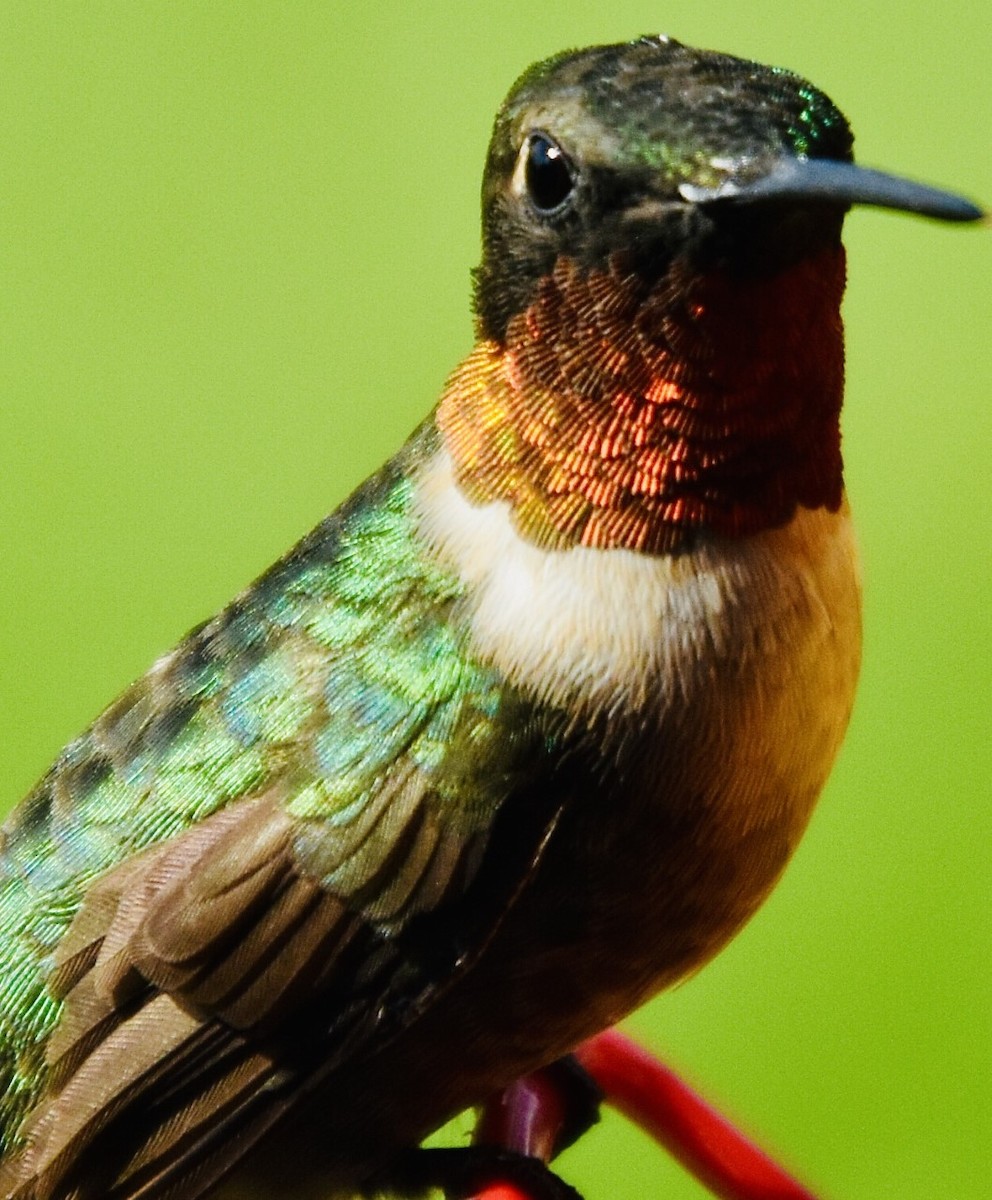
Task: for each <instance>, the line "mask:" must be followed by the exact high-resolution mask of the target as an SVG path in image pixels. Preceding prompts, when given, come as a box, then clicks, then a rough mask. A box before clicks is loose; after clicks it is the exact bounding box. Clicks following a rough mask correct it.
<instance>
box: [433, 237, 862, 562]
mask: <svg viewBox="0 0 992 1200" xmlns="http://www.w3.org/2000/svg"><path fill="white" fill-rule="evenodd" d="M844 278H845V270H844V252H843V249H842V247H840V246H839V245H837V246H831V247H829V248H827V249H823V250H820V251H818V252H817V254H816V255H815V256H812V257H810V258H807V259H805V260H803V261H801V262H799V263H797V264H795V265H793V266H791V267H789V268H788V269H787V270H785V271H782V272H780V273H778V274H775V275H773V276H770V277H768V278H738V277H735V276H733V275H732V274H730V273H729V272H726V271H723V270H721V269H713V270H710V271H709V272H707V273H705V274H703V273H700V272H699V271H698V270H694V269H693V268H691V267H690V266H689V264H688V263H686V262H684V261H682V260H677V261H676V262H674V263H673V264H672V266H671V267H670V268H669V269H668V270H667V272H666V273H665V274H664V275H663V276H662V277H661V278H660V279H659V280H657V281H655V282H654V283H648V282H646V281H644V280H643V279H641V278H640V277H639V276H638V275H637V274H636V273H634V272H632V271H628V270H625V269H624V268H623V266H622V265H620V263H619V262H618V261H616V260H615V261H614V262H613V263H612V264H611V266H610V267H609V268H608V269H606V270H584V269H582V268H581V267H579V266H578V265H576V264H575V263H574V262H572V261H570V260H568V259H564V258H563V259H559V260H558V262H557V263H556V265H555V267H554V269H553V271H552V272H551V274H549V275H548V276H546V277H545V278H544V279H543V280H542V281H541V284H540V285H539V287H538V289H537V292H536V295H535V298H534V299H533V301H532V302H531V303H530V305H529V306H528V307H527V308H526V309H525V310H524V311H523V312H521V313H519V314H517V315H516V316H515V317H513V318H512V320H511V321H510V323H509V326H508V328H507V333H506V337H505V339H503V340H502V341H500V342H497V341H495V340H484V341H480V342H479V343H478V344H477V345H476V347H475V349H474V350H473V351H472V353H471V354H470V355H469V356H468V358H467V359H466V360H465V361H464V362H463V363H462V365H461V366H460V367H459V368H458V370H457V371H456V372H455V373H454V375H453V376H452V378H451V379H450V381H449V383H448V385H447V387H446V389H445V392H444V395H443V396H442V398H441V402H440V405H439V408H438V413H437V421H438V426H439V428H440V430H441V433H442V436H443V438H444V440H445V442H446V444H447V447H448V450H449V452H450V453H451V456H452V459H453V461H454V466H455V472H456V478H457V481H458V484H459V486H460V487H461V488H462V490H463V491H464V493H465V494H466V496H467V497H468V498H469V499H470V500H472V501H473V502H475V503H487V502H490V501H494V500H503V501H508V502H509V504H510V506H511V510H512V512H513V516H514V520H515V523H516V525H517V528H518V529H519V530H520V532H521V533H522V534H523V535H524V536H525V537H527V538H528V539H529V540H531V541H532V542H534V543H536V544H538V545H542V546H547V547H549V548H566V547H569V546H574V545H584V546H594V547H600V548H620V547H622V548H626V549H634V550H641V551H643V552H646V553H653V554H660V553H674V552H677V551H679V550H681V549H685V548H687V546H689V545H691V544H692V541H693V539H694V536H695V534H696V533H698V532H699V531H701V530H706V531H710V532H713V533H717V534H723V535H728V536H744V535H748V534H752V533H756V532H758V531H760V530H762V529H768V528H773V527H775V526H779V525H782V524H784V523H785V522H786V521H788V520H789V518H790V517H791V516H792V515H793V513H794V512H795V510H796V507H797V506H798V505H803V506H806V507H809V508H817V507H821V506H822V507H825V508H828V509H830V510H836V509H837V508H838V506H839V505H840V502H841V493H842V487H843V484H842V464H841V456H840V407H841V398H842V393H843V373H844V371H843V358H844V351H843V327H842V324H841V318H840V301H841V296H842V294H843V290H844Z"/></svg>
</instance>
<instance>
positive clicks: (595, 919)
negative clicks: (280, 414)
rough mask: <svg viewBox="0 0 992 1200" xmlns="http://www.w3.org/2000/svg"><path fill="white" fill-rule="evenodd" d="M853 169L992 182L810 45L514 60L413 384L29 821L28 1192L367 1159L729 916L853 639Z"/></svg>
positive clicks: (15, 851)
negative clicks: (765, 62) (465, 339)
mask: <svg viewBox="0 0 992 1200" xmlns="http://www.w3.org/2000/svg"><path fill="white" fill-rule="evenodd" d="M852 204H874V205H880V206H883V207H888V208H896V209H904V210H908V211H911V212H918V213H923V214H926V215H928V216H931V217H937V218H941V219H946V220H952V221H971V220H975V219H977V218H978V217H979V216H980V215H981V214H980V212H979V210H977V209H976V208H975V207H974V206H972V205H971V204H969V203H967V202H966V201H964V200H961V199H958V198H956V197H954V196H950V195H947V194H946V193H943V192H938V191H935V190H933V189H930V188H927V187H923V186H920V185H917V184H912V183H908V182H906V181H904V180H900V179H896V178H893V177H891V176H888V175H883V174H880V173H878V172H874V171H869V170H865V169H862V168H860V167H857V166H855V165H853V163H852V161H851V134H850V131H849V129H848V125H847V123H846V121H845V119H844V117H843V116H842V115H841V114H840V112H838V110H837V109H836V108H835V107H834V105H833V104H832V103H831V101H830V100H829V99H827V97H826V96H824V95H823V94H822V93H821V92H819V91H817V90H816V89H815V88H814V87H812V86H811V85H810V84H808V83H806V82H805V81H804V80H803V79H800V78H798V77H797V76H795V75H792V74H790V73H788V72H786V71H782V70H777V69H772V68H768V67H763V66H759V65H757V64H755V63H751V62H745V61H742V60H739V59H735V58H730V57H728V56H726V55H722V54H715V53H710V52H703V51H697V50H693V49H690V48H688V47H686V46H682V45H680V44H679V43H678V42H675V41H673V40H671V39H667V38H642V39H640V40H638V41H635V42H632V43H629V44H625V45H618V46H607V47H597V48H593V49H589V50H583V51H579V52H569V53H565V54H562V55H559V56H557V57H555V58H552V59H550V60H548V61H547V62H543V63H540V64H538V65H537V66H535V67H532V68H531V69H530V70H529V71H528V72H527V73H526V74H525V75H524V76H523V77H522V78H521V79H520V80H519V81H518V83H517V84H516V85H515V87H514V88H513V90H512V91H511V93H510V95H509V97H508V99H507V100H506V102H505V103H504V105H503V106H502V108H501V109H500V110H499V113H498V115H497V117H496V123H495V128H494V132H493V137H492V143H491V146H490V150H489V157H488V161H487V164H486V170H485V178H484V183H483V256H482V263H481V266H480V267H479V269H478V271H477V273H476V276H475V312H476V325H477V331H478V340H477V343H476V345H475V348H474V349H473V350H472V352H471V353H470V355H469V356H468V358H467V359H466V360H465V361H464V362H463V363H462V365H461V366H460V367H458V369H457V370H456V371H455V373H454V374H453V375H452V377H451V379H450V381H449V382H448V384H447V386H446V388H445V390H444V393H443V395H442V396H441V399H440V401H439V403H438V405H437V407H436V409H435V410H434V412H433V413H432V414H431V415H430V416H429V417H428V418H427V420H426V421H425V422H424V423H423V424H422V425H421V426H420V427H419V428H418V429H417V430H416V431H415V432H414V434H413V435H412V437H411V438H410V440H409V441H408V442H407V444H406V445H405V446H404V447H403V448H402V449H401V450H400V451H399V453H398V454H397V455H396V456H395V457H394V458H393V459H392V460H391V461H390V462H389V463H387V464H386V466H384V467H383V468H382V470H381V471H379V472H378V473H377V474H376V475H375V476H373V478H371V479H370V480H369V481H368V482H367V483H366V484H365V485H364V486H363V487H361V488H360V489H359V490H358V491H357V492H356V493H355V494H354V495H353V496H352V497H351V498H350V499H349V500H348V501H346V502H345V504H344V505H342V507H341V508H339V509H338V510H337V511H336V512H334V513H333V514H332V515H331V516H329V517H328V518H327V519H326V520H325V521H324V522H322V523H321V524H320V525H319V526H318V527H317V528H316V529H315V530H314V531H313V532H312V533H311V534H309V535H308V536H307V537H306V538H305V539H304V540H303V541H302V542H301V543H300V544H299V545H298V546H297V547H296V548H295V549H293V550H292V551H291V552H290V553H289V554H288V555H287V556H286V557H285V558H284V559H283V560H282V561H280V562H279V563H277V564H276V565H275V566H274V567H272V568H271V570H269V571H268V572H267V573H266V574H265V575H263V576H262V578H261V579H259V580H258V581H257V582H256V583H255V584H253V585H252V586H251V587H250V588H249V589H248V590H247V591H245V592H244V593H242V594H241V595H240V596H239V597H237V598H236V599H235V600H234V601H233V603H232V604H231V605H230V606H229V607H228V608H226V609H225V610H224V611H223V612H221V613H220V614H219V615H218V616H216V617H215V618H214V619H213V620H211V621H208V622H207V623H206V624H204V625H202V626H200V627H199V628H197V629H195V630H194V631H193V632H192V633H191V634H190V635H189V636H188V637H187V638H186V640H185V641H183V642H182V643H181V644H180V645H179V646H178V647H177V648H176V649H175V650H173V651H172V652H171V653H169V654H166V655H165V656H164V657H162V658H161V659H159V661H158V662H156V663H155V665H154V666H153V667H152V668H151V670H150V671H149V672H148V674H147V675H145V676H144V677H143V678H142V679H140V680H138V682H137V683H135V684H134V685H133V686H132V687H130V688H129V689H128V690H127V691H126V692H125V693H124V694H123V695H122V696H121V697H120V698H119V699H117V700H116V701H115V702H114V703H113V704H111V705H110V707H109V708H107V709H106V711H105V712H103V713H102V715H101V716H100V717H98V718H97V720H96V721H95V722H94V724H93V725H92V726H91V727H90V728H89V729H88V730H87V731H86V732H85V733H83V734H82V735H81V736H80V737H78V738H77V739H76V740H75V741H73V742H71V743H70V744H69V745H68V746H67V747H66V748H65V750H64V751H63V752H62V754H61V755H60V756H59V757H58V759H57V760H56V762H55V763H54V765H53V766H52V768H51V769H50V770H49V772H48V773H47V774H46V775H45V776H44V778H43V779H42V780H41V782H40V783H39V784H38V785H37V787H36V788H35V789H34V791H33V792H32V793H31V794H30V795H29V796H28V797H27V798H26V799H25V800H24V801H23V803H22V804H21V805H20V807H19V808H18V809H17V810H16V811H15V812H14V814H13V815H12V816H11V818H10V819H9V820H8V822H7V824H6V826H5V828H4V830H3V835H2V844H0V1080H2V1089H3V1093H2V1098H0V1140H2V1146H3V1156H2V1163H0V1196H2V1197H3V1198H4V1200H15V1198H16V1200H47V1198H53V1200H54V1198H59V1200H69V1198H70V1197H71V1198H73V1200H83V1198H94V1200H95V1198H96V1197H106V1198H114V1200H125V1198H137V1197H149V1198H151V1197H164V1196H174V1197H180V1196H181V1197H185V1198H195V1197H199V1196H205V1195H208V1194H211V1193H213V1192H214V1191H215V1190H216V1189H217V1188H218V1187H219V1188H220V1192H219V1193H218V1194H221V1193H222V1194H225V1195H226V1194H229V1193H228V1191H227V1189H228V1188H231V1189H234V1190H236V1189H238V1188H242V1189H243V1191H242V1192H239V1193H238V1194H251V1195H253V1196H257V1197H275V1196H286V1197H289V1196H292V1197H294V1198H296V1197H316V1196H320V1197H327V1196H329V1195H331V1194H334V1193H335V1192H339V1191H347V1190H349V1189H351V1188H353V1187H355V1186H358V1185H360V1184H361V1183H362V1182H363V1181H364V1180H366V1179H367V1178H368V1177H369V1176H370V1175H371V1174H373V1173H374V1172H376V1171H378V1170H380V1169H381V1168H382V1167H384V1166H385V1165H387V1164H388V1163H389V1161H390V1160H391V1158H392V1157H393V1156H394V1155H396V1154H397V1153H398V1152H400V1151H402V1150H404V1149H406V1148H408V1147H412V1146H415V1145H416V1144H417V1143H418V1142H419V1141H420V1140H421V1139H422V1138H423V1137H424V1136H425V1135H426V1134H427V1133H429V1132H430V1131H432V1130H433V1129H435V1128H437V1127H438V1126H439V1125H440V1124H441V1123H442V1122H443V1121H445V1120H446V1119H447V1118H448V1117H449V1116H451V1115H452V1114H454V1113H456V1112H458V1111H459V1110H461V1109H463V1108H465V1107H468V1106H470V1105H473V1104H476V1103H479V1102H481V1101H482V1100H484V1099H485V1098H486V1097H487V1096H488V1095H490V1094H491V1093H492V1092H493V1091H495V1090H496V1089H498V1088H501V1087H503V1086H504V1085H505V1084H507V1083H508V1082H509V1081H510V1080H512V1079H513V1078H515V1077H517V1076H519V1075H521V1074H523V1073H526V1072H528V1071H531V1070H534V1069H535V1068H537V1067H538V1066H540V1065H542V1064H544V1063H548V1062H550V1061H552V1060H554V1059H556V1058H557V1057H559V1056H561V1055H564V1054H566V1053H567V1052H568V1051H569V1050H570V1049H571V1048H572V1047H574V1046H575V1045H576V1044H577V1043H578V1042H579V1041H580V1040H581V1039H583V1038H585V1037H587V1036H589V1035H590V1034H592V1033H594V1032H596V1031H597V1030H600V1029H602V1028H604V1027H605V1026H607V1025H609V1024H611V1023H613V1022H615V1021H617V1020H618V1019H619V1018H620V1017H622V1016H623V1015H624V1014H625V1013H627V1012H629V1011H630V1010H631V1009H632V1008H634V1007H635V1006H636V1005H638V1004H640V1003H641V1002H642V1001H643V1000H645V999H646V998H647V997H649V996H651V995H652V994H653V993H655V992H656V991H658V990H659V989H660V988H663V987H665V986H666V985H668V984H670V983H673V982H674V981H676V980H678V979H680V978H682V977H684V976H685V975H686V974H687V973H689V972H691V971H694V970H696V969H697V968H698V967H700V966H701V965H702V964H703V963H705V962H706V961H707V960H708V959H709V958H710V957H711V956H712V955H714V954H715V953H716V952H717V951H718V950H719V949H720V948H721V947H722V946H723V945H724V944H725V943H726V942H727V941H728V939H729V938H731V937H732V936H733V935H734V934H735V933H736V932H737V931H738V930H739V929H740V927H741V926H742V925H743V924H744V922H745V921H746V920H747V919H748V918H749V917H750V916H751V914H752V913H753V912H754V911H755V909H756V908H757V907H758V905H759V904H760V903H761V901H762V900H763V899H764V898H765V896H766V895H767V894H768V892H769V890H770V889H771V888H772V886H773V885H774V883H775V881H776V879H777V878H778V876H779V874H780V872H781V870H782V868H783V867H784V865H785V863H786V862H787V860H788V858H789V856H790V855H791V853H792V851H793V850H794V848H795V846H796V843H797V842H798V840H799V838H800V836H801V834H802V832H803V829H804V827H805V825H806V822H807V820H808V818H809V815H810V811H811V809H812V806H813V804H814V802H815V800H816V797H817V795H818V793H819V792H820V790H821V788H822V787H823V784H824V781H825V779H826V777H827V774H828V772H829V770H830V767H831V764H832V762H833V759H834V756H835V754H836V752H837V748H838V746H839V744H840V741H841V738H842V736H843V733H844V728H845V725H846V723H847V719H848V715H849V713H850V709H851V703H852V697H853V693H854V686H855V679H856V676H857V673H858V661H859V650H860V600H859V577H858V564H857V554H856V550H855V545H854V539H853V535H852V531H851V522H850V515H849V512H848V508H847V504H846V502H845V499H844V488H843V479H842V470H841V456H840V432H839V416H840V408H841V392H842V384H843V338H842V327H841V318H840V301H841V295H842V292H843V289H844V252H843V249H842V247H841V242H840V233H841V225H842V221H843V218H844V214H845V212H846V211H847V209H848V208H849V207H850V206H851V205H852ZM222 1181H227V1182H222ZM230 1194H234V1191H232V1192H231V1193H230Z"/></svg>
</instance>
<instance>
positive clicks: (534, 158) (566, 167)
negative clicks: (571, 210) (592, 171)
mask: <svg viewBox="0 0 992 1200" xmlns="http://www.w3.org/2000/svg"><path fill="white" fill-rule="evenodd" d="M524 180H525V182H526V185H527V194H528V196H530V199H531V202H532V203H533V205H534V207H535V208H536V209H537V210H538V211H539V212H542V213H548V212H553V211H554V210H555V209H556V208H560V207H561V205H563V204H564V203H565V201H566V200H567V199H568V198H569V196H570V195H571V194H572V192H573V190H574V189H575V178H574V176H573V174H572V167H571V164H570V163H569V161H568V159H567V158H566V157H565V152H564V151H563V150H562V148H561V146H559V145H558V143H557V142H554V141H552V140H551V138H549V137H548V136H547V135H546V134H543V133H534V134H531V137H530V139H529V141H528V143H527V160H526V163H525V164H524Z"/></svg>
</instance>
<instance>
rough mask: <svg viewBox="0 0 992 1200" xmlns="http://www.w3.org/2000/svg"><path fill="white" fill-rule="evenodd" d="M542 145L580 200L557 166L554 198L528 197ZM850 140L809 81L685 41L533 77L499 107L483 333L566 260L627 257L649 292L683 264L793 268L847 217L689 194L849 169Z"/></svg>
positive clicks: (596, 56) (652, 42)
mask: <svg viewBox="0 0 992 1200" xmlns="http://www.w3.org/2000/svg"><path fill="white" fill-rule="evenodd" d="M538 138H540V139H544V143H545V144H550V145H552V146H553V147H554V148H555V150H556V151H557V152H558V153H559V154H560V158H559V159H557V160H556V161H557V162H559V163H565V164H567V167H568V170H569V172H570V181H571V188H570V189H568V190H567V191H566V190H565V188H564V181H563V178H562V177H561V176H560V175H559V176H557V178H556V177H555V173H554V171H553V170H550V169H549V170H545V171H544V172H543V174H544V176H545V182H546V183H547V185H548V186H547V188H546V192H545V193H541V192H538V191H535V188H534V187H533V186H528V183H529V182H531V183H533V177H534V176H535V175H537V174H541V173H542V172H535V171H531V172H530V173H529V172H528V165H529V164H530V165H531V166H533V162H532V160H533V147H534V145H535V139H538ZM851 141H852V139H851V134H850V130H849V129H848V126H847V122H846V121H845V120H844V118H843V116H842V115H841V114H840V112H839V111H838V110H837V109H836V108H835V107H834V105H833V104H832V103H831V102H830V100H829V99H828V98H827V97H826V96H824V95H823V94H822V93H821V92H819V91H817V90H816V89H815V88H814V87H812V85H810V84H809V83H807V82H806V81H805V80H803V79H801V78H799V77H798V76H796V75H792V74H790V73H789V72H786V71H782V70H779V69H777V68H773V67H765V66H761V65H760V64H757V63H753V62H748V61H746V60H743V59H737V58H732V57H730V56H729V55H724V54H716V53H713V52H709V51H699V50H693V49H691V48H689V47H686V46H682V45H680V44H679V43H677V42H674V41H666V40H663V39H657V38H642V39H640V40H638V41H636V42H632V43H629V44H623V45H616V46H601V47H595V48H593V49H590V50H582V51H576V52H568V53H566V54H562V55H558V56H556V57H555V58H552V59H549V60H547V61H546V62H543V63H539V64H537V65H536V66H534V67H531V68H530V70H529V71H527V72H526V73H525V74H524V75H523V76H522V77H521V79H520V80H519V81H518V82H517V84H516V85H515V86H514V88H513V89H512V90H511V92H510V94H509V96H508V97H507V100H506V101H505V103H504V104H503V106H502V108H501V109H500V111H499V113H498V115H497V118H496V123H495V126H494V130H493V136H492V141H491V143H490V148H489V157H488V160H487V165H486V172H485V178H484V182H483V260H482V264H481V266H480V268H479V270H478V271H477V272H476V311H477V314H478V318H479V324H480V332H481V333H482V335H483V336H485V337H488V338H491V339H494V340H500V339H502V337H503V336H504V335H505V331H506V326H507V324H508V322H509V320H510V319H511V318H512V317H513V316H514V315H515V314H516V313H518V312H521V311H523V309H524V308H526V306H527V304H528V303H529V302H530V301H531V300H532V298H533V296H534V294H535V289H536V286H537V283H538V281H539V280H540V279H541V278H542V277H543V276H546V275H547V274H549V272H550V271H551V269H552V267H553V266H554V263H555V262H556V261H557V259H559V258H561V257H566V258H569V259H570V260H572V261H574V262H576V263H577V264H579V265H580V266H582V267H585V268H589V269H604V268H605V267H606V266H607V265H608V264H609V263H610V262H611V261H615V260H616V259H617V258H619V260H620V261H622V262H623V263H624V265H625V266H626V267H627V268H629V269H630V270H633V271H635V272H636V273H638V274H639V275H641V276H642V277H644V278H645V280H646V281H647V282H649V283H650V282H653V281H654V280H656V279H657V278H659V277H660V275H661V274H663V273H664V271H665V270H667V268H668V266H669V265H670V263H671V262H672V261H673V260H674V259H675V258H676V257H678V256H680V255H686V256H688V257H689V258H690V259H691V260H694V261H697V262H698V264H699V268H700V269H702V270H706V269H709V268H711V267H713V266H719V267H721V268H724V269H730V270H734V271H737V272H740V273H743V274H755V273H757V274H761V273H774V272H776V271H778V270H783V269H786V268H787V267H788V266H790V265H792V264H794V263H795V262H796V261H798V259H800V258H801V257H802V256H803V255H804V254H806V253H813V252H815V251H816V250H817V249H819V248H821V247H822V246H823V245H824V244H829V243H831V242H836V241H837V239H838V238H839V232H840V224H841V219H842V217H843V210H842V209H840V208H837V207H831V208H828V209H825V208H824V206H822V205H821V206H820V207H819V208H818V209H813V208H812V207H811V206H807V205H804V206H799V205H790V206H785V205H781V204H780V205H774V206H772V205H769V206H767V207H763V208H755V209H752V210H750V211H748V212H746V213H742V212H735V213H728V212H722V213H716V214H714V213H713V212H712V211H704V210H703V209H702V208H701V207H700V206H698V205H695V204H692V203H689V202H688V201H687V200H685V199H684V198H683V197H682V196H681V195H680V192H679V187H680V185H682V184H691V185H695V186H699V187H714V186H716V185H717V184H719V183H720V182H721V181H723V180H727V179H733V180H736V181H740V182H745V181H747V180H749V179H752V178H755V177H758V176H760V175H761V174H763V173H764V172H766V171H767V170H768V168H769V166H770V164H771V163H773V162H774V161H776V160H779V159H781V158H782V157H787V156H792V157H795V156H808V157H823V158H832V159H840V160H845V161H846V160H850V157H851ZM543 167H545V168H547V167H548V164H547V163H544V164H543ZM556 188H557V191H556ZM559 193H561V194H560V196H559ZM548 198H551V199H554V198H557V199H558V202H557V203H554V204H552V203H542V199H548Z"/></svg>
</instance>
